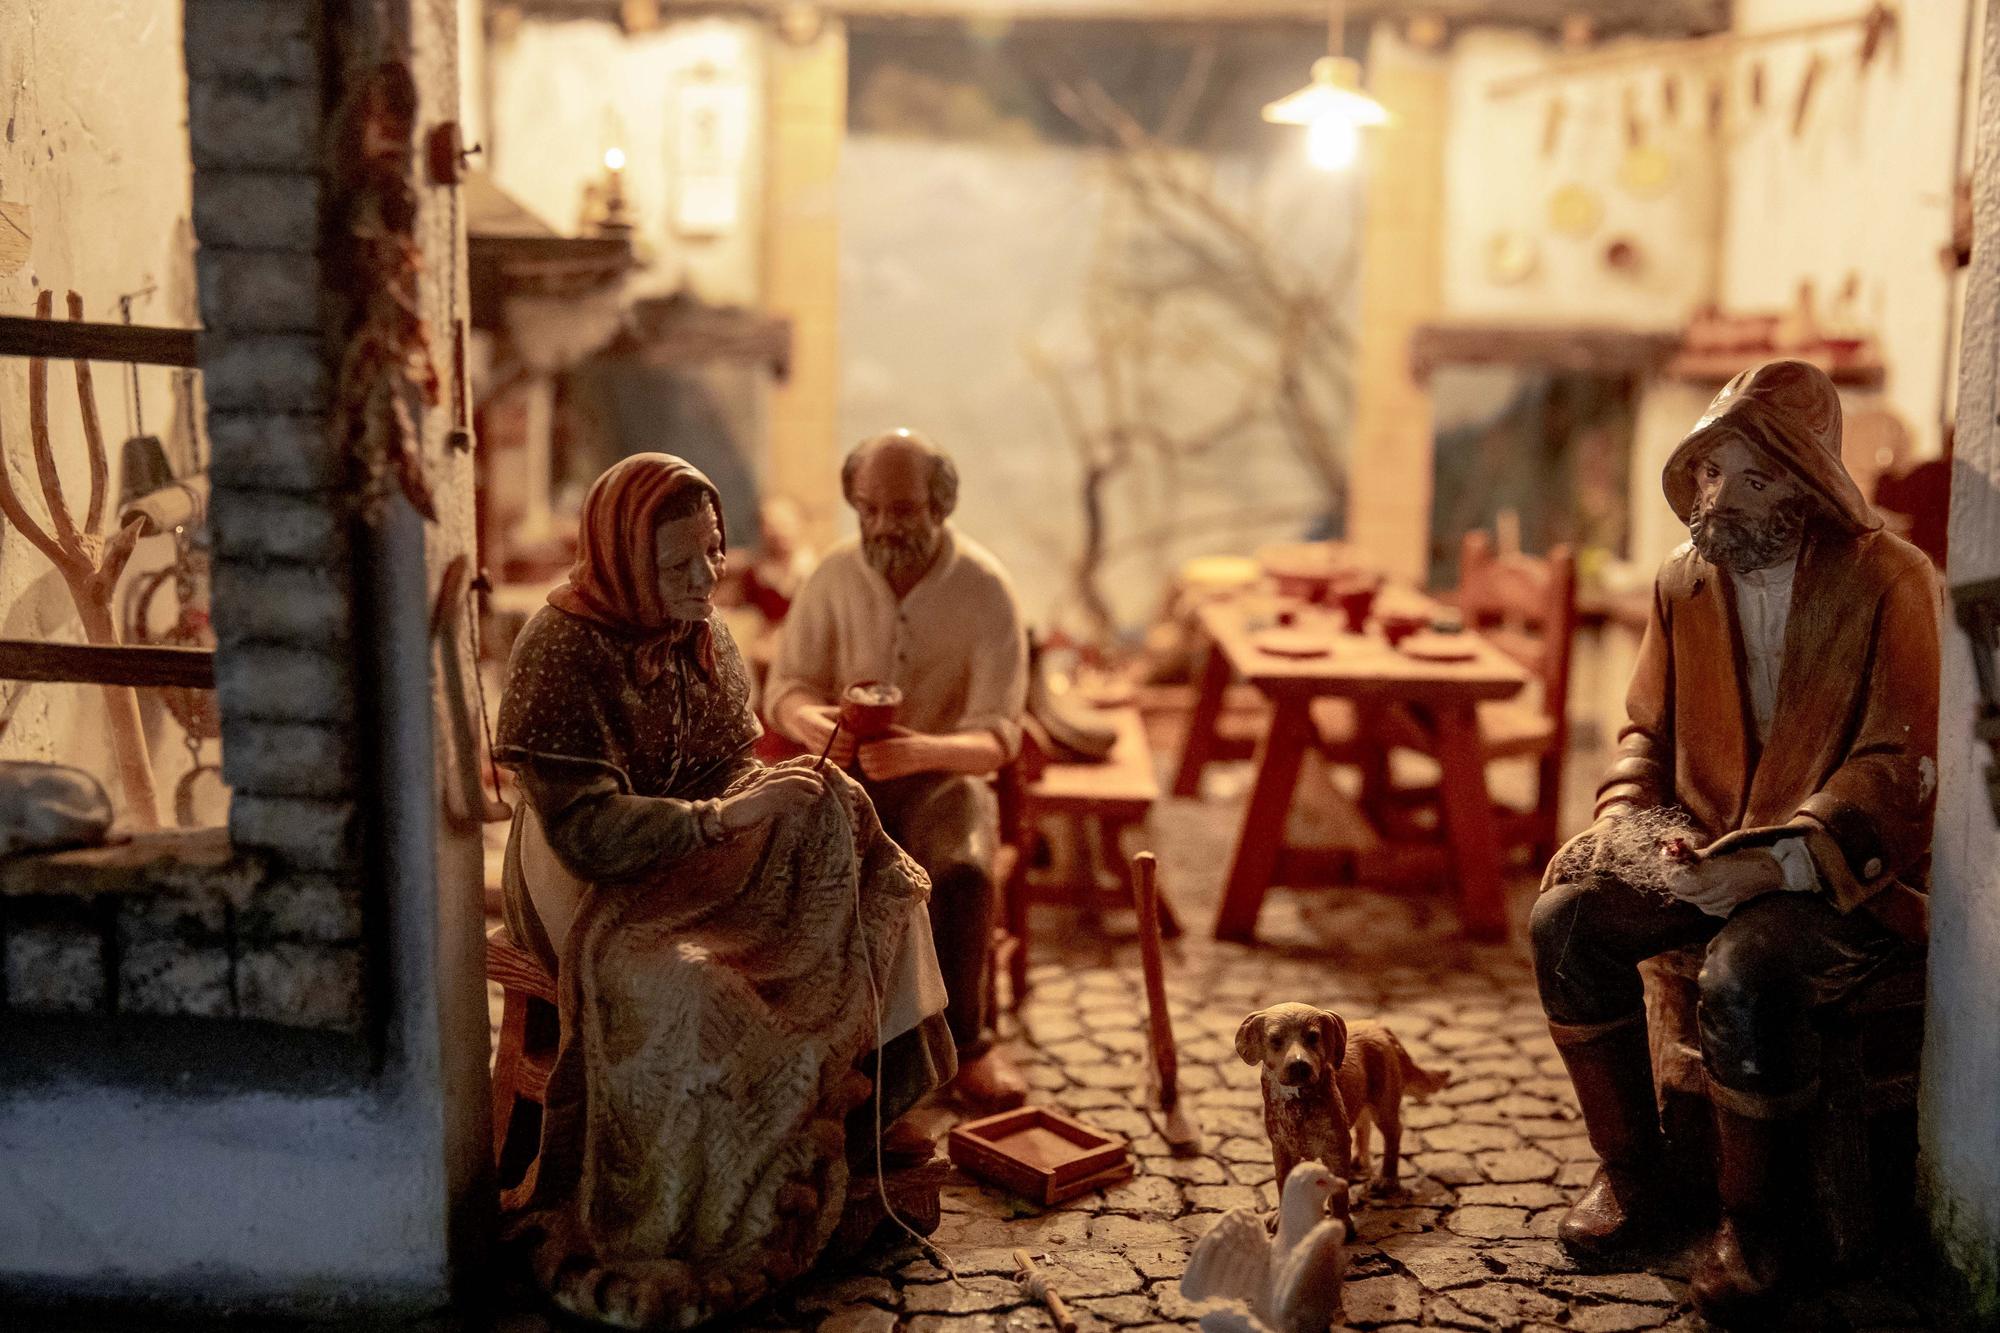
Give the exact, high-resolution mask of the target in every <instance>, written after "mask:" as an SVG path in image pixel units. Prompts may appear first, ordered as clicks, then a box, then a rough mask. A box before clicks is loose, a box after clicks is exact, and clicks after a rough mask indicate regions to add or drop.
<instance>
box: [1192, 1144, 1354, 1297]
mask: <svg viewBox="0 0 2000 1333" xmlns="http://www.w3.org/2000/svg"><path fill="white" fill-rule="evenodd" d="M1345 1188H1347V1183H1346V1182H1345V1181H1343V1180H1341V1179H1340V1178H1339V1177H1337V1176H1335V1175H1334V1174H1333V1173H1332V1172H1331V1171H1329V1170H1327V1169H1326V1167H1324V1166H1322V1165H1321V1164H1320V1163H1318V1162H1301V1163H1299V1164H1298V1165H1297V1166H1295V1167H1293V1168H1292V1174H1291V1175H1289V1176H1287V1177H1286V1178H1285V1187H1284V1189H1283V1190H1282V1191H1281V1192H1280V1193H1279V1196H1278V1234H1277V1236H1276V1237H1270V1236H1268V1235H1267V1234H1266V1233H1265V1230H1264V1221H1263V1219H1262V1218H1261V1217H1259V1216H1258V1215H1257V1211H1256V1210H1255V1209H1254V1208H1232V1209H1230V1210H1229V1211H1228V1212H1226V1213H1224V1214H1223V1215H1222V1216H1221V1218H1220V1219H1218V1220H1217V1222H1216V1224H1215V1225H1214V1226H1212V1227H1210V1228H1209V1229H1208V1234H1207V1235H1205V1236H1203V1237H1202V1238H1201V1239H1200V1240H1199V1241H1197V1242H1196V1243H1195V1247H1194V1253H1193V1254H1191V1255H1189V1256H1188V1266H1187V1272H1185V1273H1184V1274H1182V1275H1181V1294H1182V1295H1183V1296H1186V1297H1187V1298H1188V1299H1189V1300H1191V1301H1206V1300H1216V1299H1222V1300H1232V1301H1240V1302H1242V1304H1243V1306H1244V1307H1245V1308H1243V1309H1240V1310H1238V1309H1224V1310H1213V1311H1210V1312H1209V1313H1208V1314H1205V1315H1203V1316H1202V1317H1201V1327H1202V1333H1326V1330H1327V1328H1328V1327H1329V1326H1330V1325H1332V1324H1333V1323H1334V1322H1335V1321H1336V1320H1337V1319H1339V1318H1340V1317H1341V1309H1340V1283H1341V1278H1342V1277H1343V1276H1344V1275H1345V1272H1346V1269H1347V1249H1346V1245H1345V1241H1346V1238H1347V1228H1346V1226H1345V1225H1344V1224H1343V1223H1341V1222H1340V1221H1339V1220H1337V1219H1334V1218H1329V1217H1328V1216H1327V1215H1326V1205H1327V1200H1329V1199H1331V1198H1332V1197H1333V1192H1334V1191H1335V1190H1337V1189H1345Z"/></svg>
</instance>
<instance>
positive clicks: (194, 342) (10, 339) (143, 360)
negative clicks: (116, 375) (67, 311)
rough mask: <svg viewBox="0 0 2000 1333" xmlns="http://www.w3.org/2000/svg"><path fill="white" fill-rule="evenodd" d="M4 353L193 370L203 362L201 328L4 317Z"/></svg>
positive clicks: (0, 322)
mask: <svg viewBox="0 0 2000 1333" xmlns="http://www.w3.org/2000/svg"><path fill="white" fill-rule="evenodd" d="M0 356H27V357H47V358H48V359H50V360H52V361H116V362H122V363H125V364H129V365H139V366H184V367H186V368H188V369H191V370H192V369H197V368H199V367H200V365H201V330H199V329H157V328H150V327H148V326H146V325H143V324H89V323H83V322H80V321H77V320H68V319H27V318H23V317H21V316H19V315H0Z"/></svg>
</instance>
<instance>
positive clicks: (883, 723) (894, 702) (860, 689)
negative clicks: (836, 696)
mask: <svg viewBox="0 0 2000 1333" xmlns="http://www.w3.org/2000/svg"><path fill="white" fill-rule="evenodd" d="M902 706H903V692H902V691H901V690H899V689H897V688H896V687H895V686H894V685H885V684H883V683H882V682H881V681H879V680H863V681H856V682H855V683H854V684H852V685H850V686H848V687H847V691H846V693H844V694H842V695H841V696H840V729H841V730H842V731H845V732H846V733H847V734H848V736H849V737H850V738H851V739H853V740H855V741H872V740H880V739H881V738H882V737H884V736H886V735H888V734H889V729H890V728H891V727H893V726H895V725H896V711H897V710H898V709H900V708H901V707H902Z"/></svg>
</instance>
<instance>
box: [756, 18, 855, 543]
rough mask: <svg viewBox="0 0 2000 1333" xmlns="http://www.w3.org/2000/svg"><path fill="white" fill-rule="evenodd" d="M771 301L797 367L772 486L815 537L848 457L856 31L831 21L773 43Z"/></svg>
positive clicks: (831, 513) (822, 535)
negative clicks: (845, 291) (848, 171)
mask: <svg viewBox="0 0 2000 1333" xmlns="http://www.w3.org/2000/svg"><path fill="white" fill-rule="evenodd" d="M770 77H771V85H770V107H771V114H770V145H769V147H770V154H769V164H770V165H769V172H770V174H769V179H768V186H767V189H768V195H767V198H768V204H767V207H766V212H765V240H764V304H765V307H766V308H767V309H769V310H770V311H772V312H773V313H775V314H778V315H782V316H784V317H785V318H787V319H789V320H791V322H792V367H791V375H790V377H789V378H788V380H787V381H786V382H785V383H784V384H781V385H779V386H778V388H777V390H776V392H775V393H774V394H773V395H772V400H771V425H770V431H771V436H770V457H769V463H768V465H767V467H766V470H765V485H766V486H767V487H768V489H770V490H771V491H772V492H774V493H776V494H781V495H789V496H791V497H792V499H794V500H795V501H797V502H798V503H799V505H800V507H801V508H802V509H804V511H805V512H806V515H807V517H808V520H809V522H810V523H811V526H812V532H813V535H814V537H815V539H817V540H820V541H824V540H825V539H827V538H828V537H829V536H830V535H831V533H832V532H833V529H834V523H835V519H836V517H837V515H838V509H837V507H836V504H835V503H829V501H828V496H830V495H833V494H834V486H833V479H834V476H835V473H836V469H837V466H838V459H839V457H840V453H841V446H840V442H839V440H837V439H836V438H835V433H836V431H837V430H838V423H839V412H840V191H839V174H840V145H841V141H842V139H844V138H845V137H846V134H847V30H846V28H845V26H843V25H842V24H839V23H836V22H832V21H829V22H828V23H827V24H826V27H825V29H824V30H823V31H822V32H821V33H820V35H819V36H818V37H817V38H816V39H815V40H814V41H812V42H810V43H808V44H806V45H803V46H795V45H792V44H791V43H788V42H782V41H781V42H774V43H772V59H771V75H770Z"/></svg>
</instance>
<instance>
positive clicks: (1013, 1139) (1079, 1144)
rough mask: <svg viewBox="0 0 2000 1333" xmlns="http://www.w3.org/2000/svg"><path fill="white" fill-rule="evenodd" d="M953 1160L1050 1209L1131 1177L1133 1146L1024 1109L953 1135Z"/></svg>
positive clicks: (1042, 1110) (1052, 1113)
mask: <svg viewBox="0 0 2000 1333" xmlns="http://www.w3.org/2000/svg"><path fill="white" fill-rule="evenodd" d="M949 1148H950V1153H951V1160H952V1162H953V1164H954V1165H956V1166H957V1167H958V1169H959V1170H961V1171H964V1172H967V1173H968V1174H970V1175H975V1176H978V1177H980V1178H982V1179H984V1180H990V1181H992V1182H993V1183H994V1184H996V1185H1002V1186H1005V1187H1006V1188H1008V1189H1010V1190H1013V1191H1014V1192H1015V1193H1017V1194H1020V1195H1023V1196H1024V1197H1026V1198H1028V1199H1030V1200H1032V1201H1034V1202H1035V1203H1039V1204H1041V1205H1042V1206H1043V1207H1048V1206H1050V1205H1052V1204H1058V1203H1061V1202H1062V1201H1063V1200H1065V1199H1073V1198H1075V1197H1076V1196H1077V1195H1079V1194H1088V1193H1089V1192H1090V1191H1092V1190H1094V1189H1100V1188H1102V1187H1103V1186H1105V1185H1109V1184H1112V1183H1113V1182H1115V1181H1120V1180H1123V1179H1125V1178H1126V1177H1127V1176H1130V1175H1131V1174H1132V1172H1133V1165H1132V1155H1131V1147H1130V1145H1129V1144H1127V1143H1126V1141H1125V1140H1124V1139H1122V1138H1120V1137H1118V1136H1117V1135H1116V1134H1107V1133H1105V1132H1104V1131H1103V1130H1100V1129H1093V1128H1091V1127H1090V1126H1089V1125H1086V1124H1084V1123H1083V1122H1082V1121H1081V1120H1075V1119H1072V1118H1071V1117H1069V1116H1066V1115H1064V1114H1063V1113H1062V1112H1060V1111H1056V1110H1052V1109H1050V1108H1049V1107H1046V1106H1023V1107H1020V1108H1018V1109H1016V1110H1012V1111H1002V1112H1001V1113H1000V1114H999V1115H990V1116H987V1117H985V1118H984V1119H980V1120H968V1121H966V1122H965V1123H964V1124H962V1125H960V1126H958V1127H957V1128H956V1129H954V1130H952V1131H951V1135H950V1139H949Z"/></svg>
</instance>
